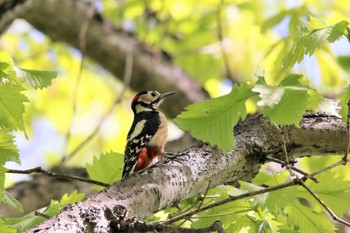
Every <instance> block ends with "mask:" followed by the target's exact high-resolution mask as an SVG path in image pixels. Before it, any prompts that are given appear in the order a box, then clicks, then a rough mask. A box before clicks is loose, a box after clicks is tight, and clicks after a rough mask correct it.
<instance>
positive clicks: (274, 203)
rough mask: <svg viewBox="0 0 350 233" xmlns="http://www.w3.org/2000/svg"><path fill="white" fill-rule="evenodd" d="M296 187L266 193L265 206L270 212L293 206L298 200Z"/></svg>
mask: <svg viewBox="0 0 350 233" xmlns="http://www.w3.org/2000/svg"><path fill="white" fill-rule="evenodd" d="M297 190H298V189H297V188H296V187H290V188H284V189H279V190H276V191H273V192H270V193H268V195H267V198H266V202H265V205H266V207H267V208H268V209H269V210H270V211H279V210H281V209H282V208H283V207H285V206H288V205H293V203H295V202H296V201H297V200H298V199H297V198H298V197H299V196H300V195H299V196H298V191H297Z"/></svg>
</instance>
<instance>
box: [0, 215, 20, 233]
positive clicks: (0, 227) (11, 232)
mask: <svg viewBox="0 0 350 233" xmlns="http://www.w3.org/2000/svg"><path fill="white" fill-rule="evenodd" d="M0 217H1V216H0ZM0 232H3V233H17V230H16V229H13V228H11V226H10V225H8V224H6V223H5V221H4V220H2V219H1V218H0Z"/></svg>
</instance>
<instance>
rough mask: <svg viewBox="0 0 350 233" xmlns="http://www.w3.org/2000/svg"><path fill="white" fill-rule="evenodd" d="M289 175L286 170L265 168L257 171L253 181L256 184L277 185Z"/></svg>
mask: <svg viewBox="0 0 350 233" xmlns="http://www.w3.org/2000/svg"><path fill="white" fill-rule="evenodd" d="M288 176H289V172H288V171H281V172H277V171H270V170H267V169H266V168H264V167H263V168H262V169H260V171H259V173H258V175H257V176H255V177H254V179H253V183H254V184H256V185H260V186H261V185H268V186H273V185H279V184H281V183H283V182H285V181H286V180H287V178H288Z"/></svg>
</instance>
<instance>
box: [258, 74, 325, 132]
mask: <svg viewBox="0 0 350 233" xmlns="http://www.w3.org/2000/svg"><path fill="white" fill-rule="evenodd" d="M253 91H254V92H257V93H259V97H260V101H258V103H257V104H258V106H261V107H262V112H263V114H264V115H265V116H266V117H268V118H269V119H270V120H271V121H272V122H274V123H276V124H279V125H290V124H294V125H295V126H298V125H299V122H300V120H301V118H302V117H303V114H304V113H305V111H306V110H314V109H315V108H316V107H317V105H318V103H319V102H320V100H321V99H322V97H321V95H320V94H318V93H317V92H316V91H315V90H313V89H312V88H310V87H309V85H308V83H307V81H306V79H305V78H304V77H303V76H302V75H299V74H292V75H289V76H287V77H286V78H285V79H284V80H283V81H282V82H281V83H280V85H279V86H268V85H267V84H264V83H262V82H259V83H258V84H256V85H255V87H254V88H253Z"/></svg>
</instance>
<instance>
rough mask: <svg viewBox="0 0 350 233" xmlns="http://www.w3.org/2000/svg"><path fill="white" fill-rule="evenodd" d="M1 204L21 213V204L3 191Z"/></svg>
mask: <svg viewBox="0 0 350 233" xmlns="http://www.w3.org/2000/svg"><path fill="white" fill-rule="evenodd" d="M3 202H4V203H5V204H6V205H9V206H11V207H13V208H14V209H16V210H17V211H19V212H23V207H22V205H21V203H19V202H18V201H17V200H16V198H14V197H13V196H12V195H11V194H10V193H9V192H7V191H6V190H4V191H3Z"/></svg>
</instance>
